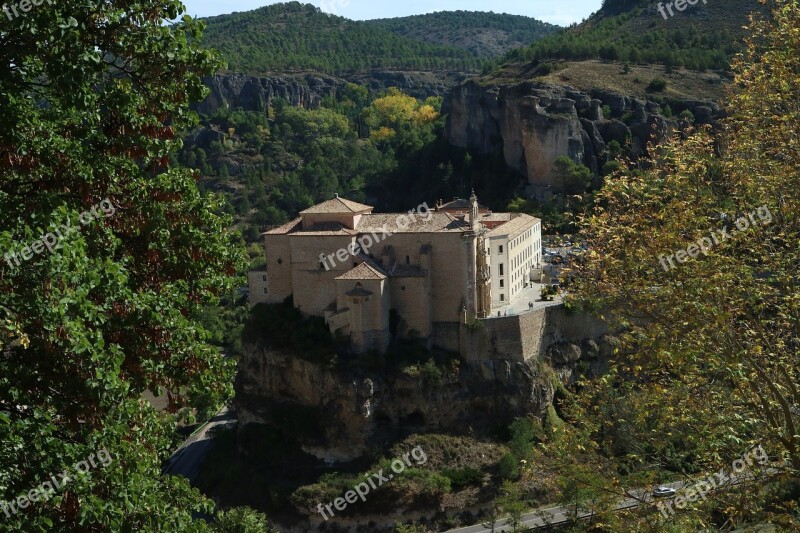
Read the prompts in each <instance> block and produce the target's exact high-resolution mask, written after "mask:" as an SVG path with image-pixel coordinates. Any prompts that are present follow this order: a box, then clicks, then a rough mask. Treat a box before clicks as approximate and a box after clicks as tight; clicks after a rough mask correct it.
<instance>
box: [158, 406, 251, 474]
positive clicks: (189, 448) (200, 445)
mask: <svg viewBox="0 0 800 533" xmlns="http://www.w3.org/2000/svg"><path fill="white" fill-rule="evenodd" d="M235 423H236V415H235V414H234V413H233V411H231V410H229V409H228V408H227V407H224V408H223V409H222V410H221V411H220V412H219V413H217V415H216V416H215V417H214V418H212V419H211V420H209V421H208V423H206V424H205V425H204V426H203V427H202V428H200V430H198V431H197V432H195V433H194V434H193V435H192V436H191V437H189V438H188V439H187V440H186V442H184V443H183V445H182V446H181V447H180V448H178V450H177V451H176V452H175V453H174V454H172V457H170V459H169V461H167V464H166V466H164V468H163V469H162V473H164V474H169V475H171V476H183V477H185V478H187V479H188V480H189V481H191V482H194V480H195V479H196V478H197V474H198V473H199V472H200V464H202V462H203V460H204V459H205V458H206V455H208V452H210V451H211V448H213V446H214V442H213V441H212V440H211V436H210V434H209V433H210V431H211V430H212V429H214V428H216V427H218V426H226V425H231V424H235Z"/></svg>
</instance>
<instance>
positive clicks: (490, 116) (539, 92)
mask: <svg viewBox="0 0 800 533" xmlns="http://www.w3.org/2000/svg"><path fill="white" fill-rule="evenodd" d="M667 103H668V104H669V105H670V107H671V109H672V111H673V113H674V114H675V115H676V116H677V115H678V114H679V113H680V112H682V111H684V110H687V109H688V110H689V111H691V112H692V113H693V115H694V117H695V124H696V125H699V124H710V123H712V122H713V120H714V119H715V118H716V117H718V116H719V115H720V109H719V107H718V106H717V105H716V104H713V103H710V102H705V101H678V102H673V101H670V102H667ZM604 106H608V108H606V111H609V110H610V112H611V113H610V116H608V117H606V116H604V113H603V107H604ZM443 112H444V113H447V114H449V117H448V122H447V137H448V140H449V141H450V143H451V144H454V145H456V146H460V147H462V148H467V149H470V150H476V151H478V152H480V153H485V154H488V153H496V152H500V153H502V154H503V155H504V157H505V161H506V163H507V164H508V165H509V166H511V167H512V168H515V169H517V170H518V171H519V172H520V173H521V174H522V175H524V176H526V177H527V178H528V181H529V182H530V183H531V184H534V185H555V183H554V182H553V181H552V178H553V176H552V169H553V162H554V161H555V160H556V158H558V157H559V156H562V155H567V156H569V157H570V158H571V159H572V160H573V161H574V162H576V163H582V164H584V165H586V166H587V167H589V168H590V169H591V170H592V171H593V172H594V173H596V174H597V173H598V172H599V171H600V170H601V169H602V166H603V163H604V162H605V161H606V147H607V145H608V143H610V142H611V141H613V140H616V141H617V142H619V143H620V145H622V146H625V145H626V143H628V142H629V141H630V145H629V146H630V153H631V155H633V156H634V157H637V156H640V155H642V154H644V153H645V152H646V149H647V143H648V142H650V141H654V142H656V143H657V142H661V141H663V140H664V139H665V138H667V137H668V136H670V135H672V134H673V133H674V132H675V131H676V129H677V128H678V127H679V126H680V125H681V124H680V122H681V121H680V119H675V118H667V117H664V116H663V115H662V114H661V107H660V105H659V104H658V103H656V102H654V101H649V100H642V99H637V98H632V97H629V96H622V95H619V94H615V93H613V92H609V91H603V90H595V91H591V92H590V93H587V92H582V91H579V90H576V89H571V88H569V87H564V86H560V85H552V84H543V83H535V82H524V83H519V84H516V85H488V86H483V85H481V84H480V83H478V82H477V81H475V80H469V81H467V82H465V83H463V84H461V85H459V86H457V87H455V88H454V89H452V91H451V92H450V93H449V94H448V96H447V98H446V99H445V103H444V108H443ZM685 125H688V124H685Z"/></svg>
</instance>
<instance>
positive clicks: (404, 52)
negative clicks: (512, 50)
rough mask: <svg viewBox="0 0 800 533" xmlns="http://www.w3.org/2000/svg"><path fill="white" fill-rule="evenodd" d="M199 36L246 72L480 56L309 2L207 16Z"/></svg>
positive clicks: (432, 66)
mask: <svg viewBox="0 0 800 533" xmlns="http://www.w3.org/2000/svg"><path fill="white" fill-rule="evenodd" d="M206 23H207V25H208V26H207V29H206V32H205V34H204V38H203V42H204V44H205V46H207V47H209V48H216V49H218V50H220V51H221V52H222V53H223V56H224V57H225V59H226V60H227V62H228V69H229V70H231V71H234V72H241V73H248V74H264V73H269V72H286V71H298V70H314V71H318V72H323V73H327V74H337V75H338V74H342V73H343V72H347V71H363V70H368V69H373V68H381V69H408V70H415V69H419V70H461V71H475V70H478V69H480V68H481V66H482V65H483V59H482V58H480V57H477V56H475V55H474V54H472V53H470V52H468V51H466V50H463V49H460V48H456V47H455V46H443V45H437V44H431V43H426V42H421V41H416V40H414V39H410V38H408V37H403V36H401V35H396V34H394V33H392V32H391V31H389V30H387V29H384V28H382V27H380V26H379V25H375V24H369V23H366V22H358V21H352V20H348V19H346V18H342V17H337V16H331V15H328V14H325V13H323V12H321V11H320V10H319V8H317V7H315V6H313V5H311V4H306V5H304V4H301V3H299V2H291V3H287V4H274V5H271V6H266V7H262V8H260V9H256V10H254V11H247V12H244V13H233V14H231V15H221V16H218V17H211V18H208V19H206Z"/></svg>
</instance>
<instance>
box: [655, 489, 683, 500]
mask: <svg viewBox="0 0 800 533" xmlns="http://www.w3.org/2000/svg"><path fill="white" fill-rule="evenodd" d="M677 493H678V491H676V490H675V489H673V488H670V487H658V488H656V489H654V490H653V497H654V498H671V497H672V496H675V495H676V494H677Z"/></svg>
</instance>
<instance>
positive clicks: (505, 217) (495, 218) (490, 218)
mask: <svg viewBox="0 0 800 533" xmlns="http://www.w3.org/2000/svg"><path fill="white" fill-rule="evenodd" d="M480 220H481V222H508V221H509V220H511V213H491V214H489V215H483V216H482V217H481V219H480Z"/></svg>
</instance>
